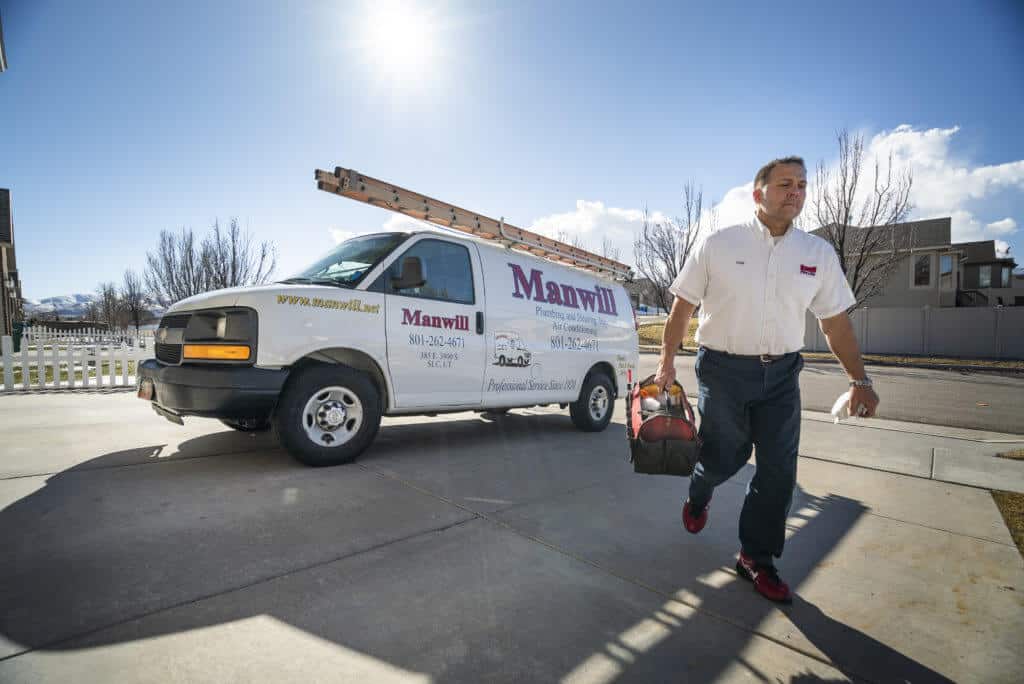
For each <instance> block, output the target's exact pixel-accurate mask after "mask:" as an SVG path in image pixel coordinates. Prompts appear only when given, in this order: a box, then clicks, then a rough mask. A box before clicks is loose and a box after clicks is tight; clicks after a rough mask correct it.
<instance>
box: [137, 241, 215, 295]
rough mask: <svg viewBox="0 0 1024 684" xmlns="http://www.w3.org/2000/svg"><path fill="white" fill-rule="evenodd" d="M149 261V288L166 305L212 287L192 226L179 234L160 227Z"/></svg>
mask: <svg viewBox="0 0 1024 684" xmlns="http://www.w3.org/2000/svg"><path fill="white" fill-rule="evenodd" d="M146 265H147V268H146V274H145V280H146V288H147V289H148V290H149V291H150V292H151V293H152V294H153V296H154V297H155V298H156V300H157V301H158V302H160V304H161V305H163V306H170V305H171V304H173V303H174V302H177V301H181V300H182V299H185V298H186V297H191V296H193V295H197V294H199V293H201V292H207V291H209V290H212V289H213V288H212V287H211V286H210V284H209V277H208V273H207V269H206V268H205V267H204V265H203V259H202V255H201V254H200V251H199V247H198V246H197V245H196V241H195V235H194V234H193V233H192V229H191V228H189V229H188V230H186V229H185V228H182V229H181V233H180V234H175V233H172V232H170V231H168V230H162V231H160V244H159V245H158V246H157V250H156V253H153V252H148V253H147V254H146Z"/></svg>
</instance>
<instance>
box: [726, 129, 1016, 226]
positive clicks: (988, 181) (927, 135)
mask: <svg viewBox="0 0 1024 684" xmlns="http://www.w3.org/2000/svg"><path fill="white" fill-rule="evenodd" d="M959 130H960V128H959V126H954V127H952V128H932V129H928V130H919V129H915V128H913V127H912V126H908V125H902V126H897V127H896V128H895V129H893V130H891V131H882V132H881V133H878V134H876V135H874V136H871V137H870V138H869V139H868V140H867V142H866V145H865V165H864V169H863V171H862V174H863V175H862V181H861V187H862V188H864V189H866V187H865V186H867V187H870V185H869V184H870V183H871V181H872V179H873V175H874V174H873V168H872V164H873V161H874V159H875V158H876V157H877V158H878V160H879V161H880V162H881V163H882V170H883V172H884V169H885V166H884V165H885V163H886V160H887V159H888V157H889V154H890V153H892V158H893V163H894V164H895V165H896V168H905V167H907V166H909V167H910V169H911V172H912V173H913V177H914V183H913V187H912V190H911V196H910V200H911V202H912V203H913V205H914V209H913V211H912V213H911V215H910V218H911V219H926V218H938V217H943V216H949V217H951V219H952V220H951V223H952V239H953V241H954V242H968V241H972V240H991V239H995V238H997V237H1003V238H1005V237H1007V236H1009V235H1012V234H1013V233H1015V232H1016V230H1017V222H1016V221H1015V220H1014V219H1012V218H1009V217H1007V218H1003V219H1001V220H998V221H993V222H991V223H983V222H982V221H981V220H979V219H978V218H977V217H976V216H975V212H981V211H983V207H984V201H985V200H986V199H989V198H991V197H993V196H994V195H995V194H997V193H999V192H1007V191H1009V192H1016V191H1024V160H1020V161H1014V162H1008V163H1004V164H996V165H991V166H977V165H974V164H971V163H970V162H967V161H964V160H961V159H958V158H956V157H955V156H954V155H953V153H952V151H951V149H950V148H951V141H952V140H953V137H954V136H955V135H956V134H957V133H958V132H959ZM808 163H809V164H810V166H811V167H812V169H813V167H814V166H815V165H814V163H813V162H811V161H810V160H808ZM837 163H838V162H837V161H835V160H833V161H832V162H831V163H830V165H831V166H832V167H834V166H835V165H836V164H837ZM810 180H811V181H812V183H813V181H814V173H813V170H812V171H811V178H810ZM752 191H753V183H747V184H745V185H740V186H737V187H734V188H732V189H731V190H729V191H728V192H726V193H725V195H724V197H723V198H722V201H721V202H720V203H719V204H718V205H717V206H716V210H717V212H718V226H720V227H724V226H730V225H733V224H735V223H739V222H741V221H745V220H746V219H747V217H749V216H750V215H751V213H752V212H753V211H754V201H753V198H752V197H751V194H752ZM812 196H813V188H810V189H809V192H808V205H807V206H805V207H804V220H805V221H806V219H807V218H808V217H809V211H810V198H811V197H812Z"/></svg>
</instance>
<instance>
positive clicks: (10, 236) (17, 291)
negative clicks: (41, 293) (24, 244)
mask: <svg viewBox="0 0 1024 684" xmlns="http://www.w3.org/2000/svg"><path fill="white" fill-rule="evenodd" d="M20 311H21V279H20V278H19V277H18V264H17V262H16V261H15V259H14V220H13V218H12V216H11V192H10V190H6V189H4V188H0V335H10V334H11V333H12V330H13V324H14V319H15V318H18V317H19V312H20Z"/></svg>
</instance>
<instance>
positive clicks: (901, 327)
mask: <svg viewBox="0 0 1024 684" xmlns="http://www.w3.org/2000/svg"><path fill="white" fill-rule="evenodd" d="M851 319H852V321H853V329H854V331H855V332H856V333H857V341H858V342H859V343H860V348H861V351H862V352H863V353H865V354H909V355H914V356H952V357H957V358H964V359H1024V306H1008V307H982V306H979V307H956V308H932V307H927V306H926V307H923V308H921V307H915V308H911V307H891V308H889V307H874V308H872V307H864V308H861V309H858V310H857V311H855V312H854V313H853V315H852V316H851ZM804 348H805V349H806V350H808V351H828V343H827V342H826V340H825V336H824V335H822V334H821V330H820V329H819V328H818V322H817V321H816V320H814V317H813V316H811V315H810V314H808V315H807V328H806V332H805V335H804Z"/></svg>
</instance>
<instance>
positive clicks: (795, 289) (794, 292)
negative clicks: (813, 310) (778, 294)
mask: <svg viewBox="0 0 1024 684" xmlns="http://www.w3.org/2000/svg"><path fill="white" fill-rule="evenodd" d="M824 277H825V274H824V272H823V271H822V266H821V265H820V264H817V263H797V264H794V265H793V266H791V267H790V268H789V273H788V274H787V275H786V276H785V277H784V279H783V280H784V282H785V284H786V291H787V294H788V295H789V296H790V297H792V299H793V301H794V303H795V304H796V305H797V307H798V308H799V309H800V310H801V311H806V310H807V309H808V308H809V307H810V305H811V302H812V301H813V300H814V297H815V296H816V295H817V294H818V290H819V289H820V288H821V283H822V279H823V278H824Z"/></svg>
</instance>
